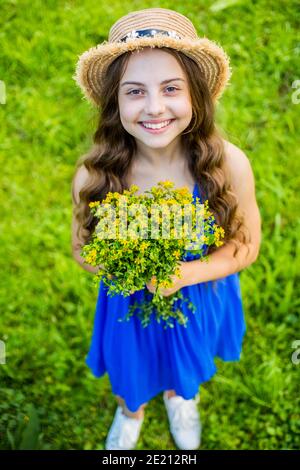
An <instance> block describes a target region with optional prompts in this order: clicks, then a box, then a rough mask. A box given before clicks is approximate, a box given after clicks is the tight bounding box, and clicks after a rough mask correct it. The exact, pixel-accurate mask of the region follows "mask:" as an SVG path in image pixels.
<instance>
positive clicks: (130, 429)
mask: <svg viewBox="0 0 300 470" xmlns="http://www.w3.org/2000/svg"><path fill="white" fill-rule="evenodd" d="M143 421H144V417H143V418H140V419H136V418H129V416H126V415H124V414H123V411H122V407H121V406H118V407H117V411H116V413H115V417H114V420H113V423H112V425H111V428H110V430H109V433H108V435H107V438H106V442H105V449H106V450H132V449H134V448H135V446H136V444H137V441H138V438H139V435H140V430H141V427H142V424H143Z"/></svg>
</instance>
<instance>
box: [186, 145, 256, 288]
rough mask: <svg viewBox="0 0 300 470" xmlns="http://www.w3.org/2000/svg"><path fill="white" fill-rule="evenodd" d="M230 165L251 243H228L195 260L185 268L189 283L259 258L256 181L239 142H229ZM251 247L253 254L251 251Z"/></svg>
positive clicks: (238, 268) (236, 269) (233, 270)
mask: <svg viewBox="0 0 300 470" xmlns="http://www.w3.org/2000/svg"><path fill="white" fill-rule="evenodd" d="M225 148H226V154H227V160H226V162H227V168H228V170H229V171H228V175H229V178H230V182H231V185H232V188H233V191H234V192H235V194H236V196H237V198H238V206H239V209H240V210H241V212H242V214H243V215H244V217H245V225H246V228H247V229H248V230H249V234H250V237H251V243H249V244H248V245H241V244H239V245H240V246H239V248H238V252H237V253H236V255H235V257H233V253H234V249H235V245H234V244H233V243H232V242H228V243H226V244H225V245H223V246H221V247H220V248H218V249H217V250H216V251H215V252H214V253H212V254H211V255H209V260H208V262H205V261H200V260H193V261H189V262H187V263H186V265H185V267H184V279H185V282H184V283H185V285H193V284H197V283H199V282H207V281H213V280H216V279H220V278H222V277H226V276H229V275H230V274H233V273H236V272H239V271H241V270H242V269H245V268H246V267H247V266H249V265H250V264H252V263H254V261H256V259H257V257H258V254H259V248H260V243H261V218H260V213H259V209H258V206H257V202H256V197H255V181H254V176H253V172H252V168H251V165H250V162H249V160H248V158H247V156H246V155H245V154H244V152H242V151H241V150H240V149H239V148H238V147H236V146H235V145H233V144H231V143H229V142H226V145H225ZM248 249H249V254H248Z"/></svg>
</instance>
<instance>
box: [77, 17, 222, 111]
mask: <svg viewBox="0 0 300 470" xmlns="http://www.w3.org/2000/svg"><path fill="white" fill-rule="evenodd" d="M145 46H150V47H163V46H165V47H170V48H172V49H176V50H177V51H181V52H183V53H184V54H185V55H187V56H189V57H191V58H192V59H194V61H195V62H196V63H197V64H198V65H199V69H200V70H201V72H202V73H203V75H204V77H205V78H206V81H207V84H208V88H209V90H210V93H211V96H212V99H213V101H214V102H215V101H216V100H217V99H218V98H219V97H220V96H221V94H222V93H223V90H224V88H225V86H226V85H227V83H228V81H229V78H230V76H231V69H230V66H229V57H228V56H227V54H226V53H225V51H224V50H223V49H222V47H220V46H219V45H217V44H216V43H215V42H213V41H211V40H209V39H207V38H206V37H204V38H198V36H197V32H196V30H195V27H194V25H193V23H192V22H191V21H190V20H189V19H188V18H186V17H185V16H184V15H182V14H181V13H178V12H176V11H174V10H169V9H166V8H146V9H143V10H138V11H133V12H131V13H129V14H127V15H125V16H123V17H121V18H120V19H119V20H118V21H117V22H116V23H114V24H113V26H112V27H111V28H110V31H109V36H108V41H104V42H102V43H101V44H98V45H97V46H95V47H92V48H90V49H88V50H87V51H86V52H84V53H83V54H81V55H80V56H79V60H78V62H77V65H76V72H75V74H74V76H73V79H74V80H75V81H76V83H77V84H78V85H79V87H80V88H81V89H82V91H83V94H84V95H85V97H86V98H87V99H88V100H89V101H90V102H91V103H92V104H94V105H96V106H98V105H99V104H100V96H101V92H102V79H103V77H104V75H105V72H106V69H107V67H108V65H109V64H110V63H111V62H113V60H115V59H116V58H117V57H118V56H120V55H121V54H123V53H124V52H127V51H134V50H137V49H142V48H143V47H145Z"/></svg>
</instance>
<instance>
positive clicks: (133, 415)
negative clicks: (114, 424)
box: [116, 395, 147, 419]
mask: <svg viewBox="0 0 300 470" xmlns="http://www.w3.org/2000/svg"><path fill="white" fill-rule="evenodd" d="M116 400H117V402H118V404H119V405H120V406H121V407H122V408H123V413H124V415H126V416H129V418H136V419H140V418H143V416H144V408H145V407H146V406H147V403H144V404H143V405H141V406H140V407H139V409H138V410H137V411H135V412H134V413H132V411H129V409H128V408H127V406H126V403H125V400H124V399H123V398H122V397H120V396H119V395H116Z"/></svg>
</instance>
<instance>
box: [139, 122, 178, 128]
mask: <svg viewBox="0 0 300 470" xmlns="http://www.w3.org/2000/svg"><path fill="white" fill-rule="evenodd" d="M170 122H171V121H164V122H160V123H159V124H146V123H144V122H143V123H142V124H143V126H144V127H147V128H149V129H161V128H162V127H166V126H168V125H169V124H170Z"/></svg>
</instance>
